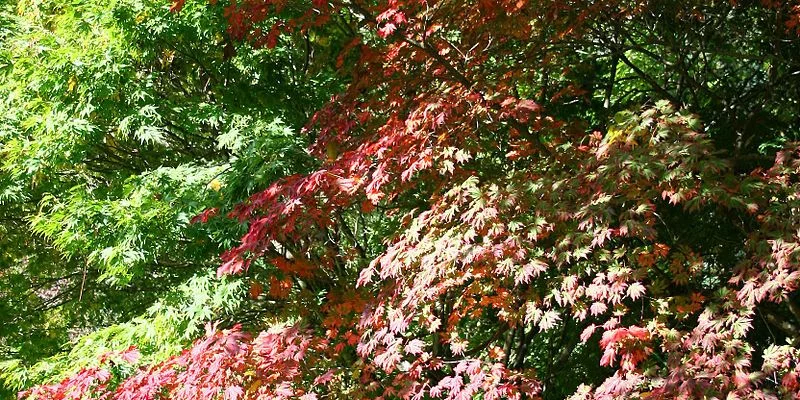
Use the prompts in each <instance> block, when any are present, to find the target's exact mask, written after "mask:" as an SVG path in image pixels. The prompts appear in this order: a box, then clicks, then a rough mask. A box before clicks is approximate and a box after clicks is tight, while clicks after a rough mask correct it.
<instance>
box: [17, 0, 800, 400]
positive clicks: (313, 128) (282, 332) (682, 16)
mask: <svg viewBox="0 0 800 400" xmlns="http://www.w3.org/2000/svg"><path fill="white" fill-rule="evenodd" d="M184 7H186V2H185V1H183V0H179V1H176V2H175V3H174V4H173V5H172V10H173V12H182V11H181V10H182V9H183V8H184ZM209 7H210V8H212V9H214V10H218V11H219V12H221V13H222V14H223V15H224V16H225V18H226V20H227V30H226V32H225V35H227V36H228V37H230V38H231V40H233V41H236V42H238V43H240V46H254V47H259V48H260V47H266V48H271V47H274V46H276V45H278V44H279V43H280V40H289V41H294V42H295V43H297V44H298V45H302V46H307V48H308V49H311V48H312V46H318V47H319V51H328V52H330V53H331V62H332V63H334V64H336V67H337V68H338V71H339V73H340V75H341V76H340V79H342V81H343V82H345V83H346V84H345V85H344V88H343V90H342V91H341V92H340V93H338V94H336V95H335V96H333V97H332V98H331V99H330V101H329V102H327V103H326V104H325V105H324V106H322V107H321V108H320V109H318V110H317V111H316V112H315V113H314V114H313V116H311V118H310V119H309V121H308V122H307V124H306V125H305V126H304V128H303V130H302V132H303V134H304V135H306V137H307V138H308V141H309V143H310V145H309V147H308V151H309V153H310V154H311V155H312V156H314V157H315V166H314V167H313V168H312V170H311V172H310V173H297V174H293V175H289V176H286V177H283V178H280V179H277V180H274V181H273V182H272V183H271V184H270V185H269V186H268V187H266V188H263V190H261V191H259V192H257V193H255V194H253V195H252V196H250V197H249V198H248V199H247V200H246V201H243V202H241V203H239V204H237V205H236V206H233V207H231V208H230V209H220V208H210V209H208V210H206V211H205V212H203V213H202V214H199V215H197V216H196V217H195V218H194V223H195V224H204V223H209V221H214V220H217V219H225V218H230V219H237V220H238V221H240V222H241V223H243V224H244V226H246V229H247V232H246V233H245V234H244V235H243V236H242V237H241V240H240V242H239V244H238V245H236V246H234V247H232V248H230V249H229V250H227V251H225V252H224V253H223V254H222V261H221V263H220V266H219V268H218V269H217V274H218V276H219V277H220V279H241V280H245V281H247V282H248V284H249V285H250V290H249V297H250V298H251V301H252V302H254V303H255V304H257V305H259V306H260V307H261V308H260V309H257V311H255V312H254V313H253V314H249V315H247V317H248V318H247V320H246V321H233V322H242V323H243V325H235V324H233V323H231V324H230V326H219V327H218V326H212V325H210V326H209V328H208V331H207V333H206V335H205V337H203V338H200V339H198V340H197V341H196V342H195V343H194V344H193V345H192V346H191V347H189V348H188V349H186V350H184V351H183V352H182V353H180V354H179V355H176V356H174V357H171V358H168V359H166V360H164V361H163V362H160V363H156V364H154V365H141V366H139V365H137V364H136V363H137V362H138V360H137V357H133V356H131V353H123V354H122V355H119V354H115V355H112V356H110V357H106V358H105V359H103V360H100V361H99V364H98V366H97V367H93V368H91V369H85V370H83V371H81V372H80V373H79V374H78V375H75V376H73V377H70V378H67V379H65V380H64V381H62V382H60V383H54V384H50V385H45V386H39V387H35V388H32V389H30V390H28V391H25V392H22V393H21V395H20V396H21V397H22V398H25V399H37V398H41V399H50V398H52V399H64V398H70V399H72V398H74V399H77V398H84V397H88V398H107V399H156V398H164V399H217V398H220V399H226V400H228V399H229V400H239V399H273V398H279V399H281V398H302V399H305V400H312V399H317V398H326V397H331V398H344V397H354V398H376V399H384V398H403V399H423V398H442V399H467V398H484V399H487V400H490V399H498V398H510V399H523V398H526V399H530V398H565V397H571V398H575V399H593V398H597V399H611V398H665V399H666V398H670V399H671V398H796V397H798V396H800V381H798V373H800V364H799V362H800V354H799V353H798V351H799V350H798V348H800V347H799V346H800V295H798V294H797V288H798V285H799V284H800V211H798V210H800V208H799V207H800V180H799V179H798V174H800V147H798V145H797V144H796V143H795V142H794V140H796V139H797V138H798V137H797V136H798V134H800V131H799V129H800V113H798V109H800V104H798V102H800V73H798V72H799V71H798V69H797V68H798V63H799V62H800V56H798V55H800V36H798V33H799V32H798V28H800V4H798V3H797V2H794V1H731V2H728V1H725V2H714V1H700V0H697V1H694V0H692V1H673V0H665V1H625V0H607V1H606V0H599V1H592V2H581V1H571V2H570V1H567V2H561V1H535V0H508V1H505V0H495V1H477V2H467V1H457V0H438V1H405V0H392V1H388V2H382V1H373V2H360V1H317V0H315V1H313V2H311V3H304V2H290V1H271V0H241V1H229V2H225V1H222V0H219V1H211V2H210V4H209ZM332 32H336V33H335V34H333V33H332ZM322 36H331V37H335V39H336V41H335V43H334V44H331V42H325V41H322V40H319V39H315V40H314V41H312V40H311V38H312V37H314V38H319V37H322ZM312 42H313V43H312ZM308 54H311V50H309V53H308ZM217 328H219V329H217ZM130 351H133V350H130ZM115 357H116V358H124V359H125V360H124V361H123V362H122V364H123V365H128V364H131V365H129V366H126V367H124V368H121V367H120V366H119V365H120V364H119V363H117V362H115V361H113V360H114V358H115ZM126 363H127V364H126Z"/></svg>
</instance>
